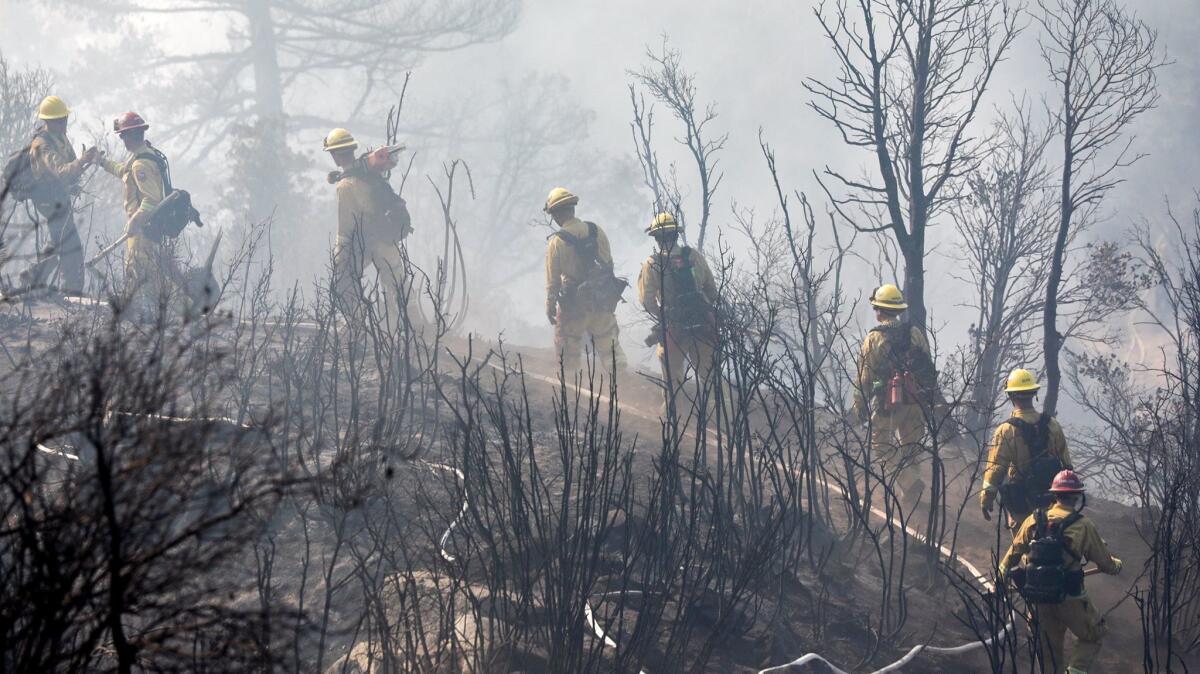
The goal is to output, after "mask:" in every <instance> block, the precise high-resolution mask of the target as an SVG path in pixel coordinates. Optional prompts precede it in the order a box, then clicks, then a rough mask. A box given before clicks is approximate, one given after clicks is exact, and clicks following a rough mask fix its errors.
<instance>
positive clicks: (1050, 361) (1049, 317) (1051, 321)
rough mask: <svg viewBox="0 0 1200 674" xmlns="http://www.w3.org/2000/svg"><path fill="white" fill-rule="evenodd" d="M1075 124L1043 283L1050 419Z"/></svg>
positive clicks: (1057, 370) (1056, 382)
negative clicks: (1054, 233)
mask: <svg viewBox="0 0 1200 674" xmlns="http://www.w3.org/2000/svg"><path fill="white" fill-rule="evenodd" d="M1073 123H1074V120H1072V119H1070V118H1068V119H1067V128H1068V132H1067V136H1066V138H1065V140H1064V141H1063V143H1064V146H1065V148H1066V150H1065V161H1064V162H1063V171H1062V204H1061V206H1060V208H1061V210H1060V214H1059V222H1058V236H1057V237H1056V238H1055V240H1054V253H1053V256H1052V257H1051V258H1050V275H1049V278H1048V279H1047V280H1046V305H1045V308H1044V309H1043V310H1042V350H1043V353H1044V354H1045V361H1046V363H1045V367H1046V388H1045V391H1046V402H1045V407H1044V408H1043V409H1042V413H1043V414H1049V415H1051V416H1053V415H1054V413H1055V412H1056V411H1057V409H1058V389H1059V387H1060V386H1061V383H1062V369H1061V367H1060V366H1059V358H1058V357H1059V353H1060V352H1061V351H1062V335H1060V334H1059V333H1058V290H1059V286H1060V285H1062V277H1063V264H1064V263H1065V262H1066V256H1067V241H1068V240H1069V239H1070V233H1071V216H1072V215H1073V214H1074V210H1075V208H1074V205H1073V203H1072V200H1071V178H1072V173H1073V172H1072V164H1073V162H1074V157H1073V156H1072V153H1071V147H1072V142H1073V136H1074V134H1073V132H1072V131H1070V129H1071V128H1072V125H1073Z"/></svg>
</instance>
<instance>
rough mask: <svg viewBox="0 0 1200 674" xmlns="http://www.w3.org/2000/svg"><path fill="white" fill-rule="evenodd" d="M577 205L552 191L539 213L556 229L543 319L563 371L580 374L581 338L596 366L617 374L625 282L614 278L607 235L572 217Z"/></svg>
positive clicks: (548, 260) (558, 191)
mask: <svg viewBox="0 0 1200 674" xmlns="http://www.w3.org/2000/svg"><path fill="white" fill-rule="evenodd" d="M578 203H579V197H577V196H575V195H574V194H571V193H570V192H569V191H567V190H566V189H565V188H562V187H556V188H554V189H552V190H550V194H549V195H548V196H547V197H546V203H545V205H544V206H543V208H542V210H543V211H545V212H546V213H547V214H549V215H550V217H551V219H553V220H554V223H555V224H556V225H558V228H559V229H558V231H556V232H554V233H553V234H551V235H550V237H549V239H548V241H547V244H546V318H547V319H548V320H549V321H550V325H553V326H554V346H555V351H556V353H557V356H558V359H559V362H560V364H561V365H562V368H563V371H564V372H566V373H571V372H574V371H575V370H577V369H579V367H580V355H581V352H582V350H583V347H584V338H585V336H586V337H587V338H588V340H589V345H590V349H591V353H593V354H594V357H595V358H596V359H597V362H598V363H604V364H605V365H604V366H605V369H608V367H609V365H610V364H611V363H614V362H615V364H616V367H617V369H618V370H620V369H621V368H622V367H624V366H625V352H624V351H623V350H622V349H621V341H620V328H619V327H618V326H617V316H616V308H617V303H618V302H620V291H621V290H623V282H620V281H618V280H617V279H615V277H613V258H612V249H611V248H610V247H609V243H608V236H607V235H606V234H605V233H604V230H603V229H601V228H600V226H599V225H597V224H595V223H593V222H584V221H583V220H580V219H579V218H577V217H575V205H576V204H578ZM608 284H611V285H608ZM597 285H600V286H605V287H602V288H601V287H596V286H597Z"/></svg>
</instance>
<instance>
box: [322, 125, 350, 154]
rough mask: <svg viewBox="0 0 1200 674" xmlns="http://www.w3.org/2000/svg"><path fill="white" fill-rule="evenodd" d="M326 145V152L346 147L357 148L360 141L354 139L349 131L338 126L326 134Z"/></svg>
mask: <svg viewBox="0 0 1200 674" xmlns="http://www.w3.org/2000/svg"><path fill="white" fill-rule="evenodd" d="M324 145H325V151H326V152H333V151H334V150H340V149H342V148H344V147H349V148H356V147H358V141H357V140H354V136H352V135H350V132H349V131H347V130H345V129H342V128H337V129H334V130H333V131H330V132H329V135H328V136H325V144H324Z"/></svg>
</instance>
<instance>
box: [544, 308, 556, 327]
mask: <svg viewBox="0 0 1200 674" xmlns="http://www.w3.org/2000/svg"><path fill="white" fill-rule="evenodd" d="M546 319H547V320H549V321H550V325H558V308H557V307H555V306H554V305H553V304H551V305H548V306H547V307H546Z"/></svg>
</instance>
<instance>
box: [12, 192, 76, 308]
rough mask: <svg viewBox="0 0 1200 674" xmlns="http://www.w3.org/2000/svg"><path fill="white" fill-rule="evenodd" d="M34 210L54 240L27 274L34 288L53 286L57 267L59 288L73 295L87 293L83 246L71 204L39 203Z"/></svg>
mask: <svg viewBox="0 0 1200 674" xmlns="http://www.w3.org/2000/svg"><path fill="white" fill-rule="evenodd" d="M34 207H35V208H36V209H37V212H38V213H39V214H41V216H42V217H44V218H46V228H47V230H49V236H50V240H49V241H47V242H46V246H45V248H44V249H43V250H42V251H39V253H38V261H37V262H36V263H34V265H33V267H32V268H30V269H29V270H28V271H27V272H25V273H24V274H23V277H24V278H26V279H27V280H28V283H30V284H32V285H39V286H40V285H45V284H48V283H50V281H51V279H52V276H53V274H54V269H55V267H57V268H58V270H59V287H61V288H62V289H63V290H66V291H69V292H79V291H81V290H83V245H82V244H81V243H80V242H79V232H78V230H76V228H75V218H74V216H73V214H72V213H71V205H70V203H69V202H65V203H64V202H59V201H54V202H45V203H43V202H36V203H34Z"/></svg>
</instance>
